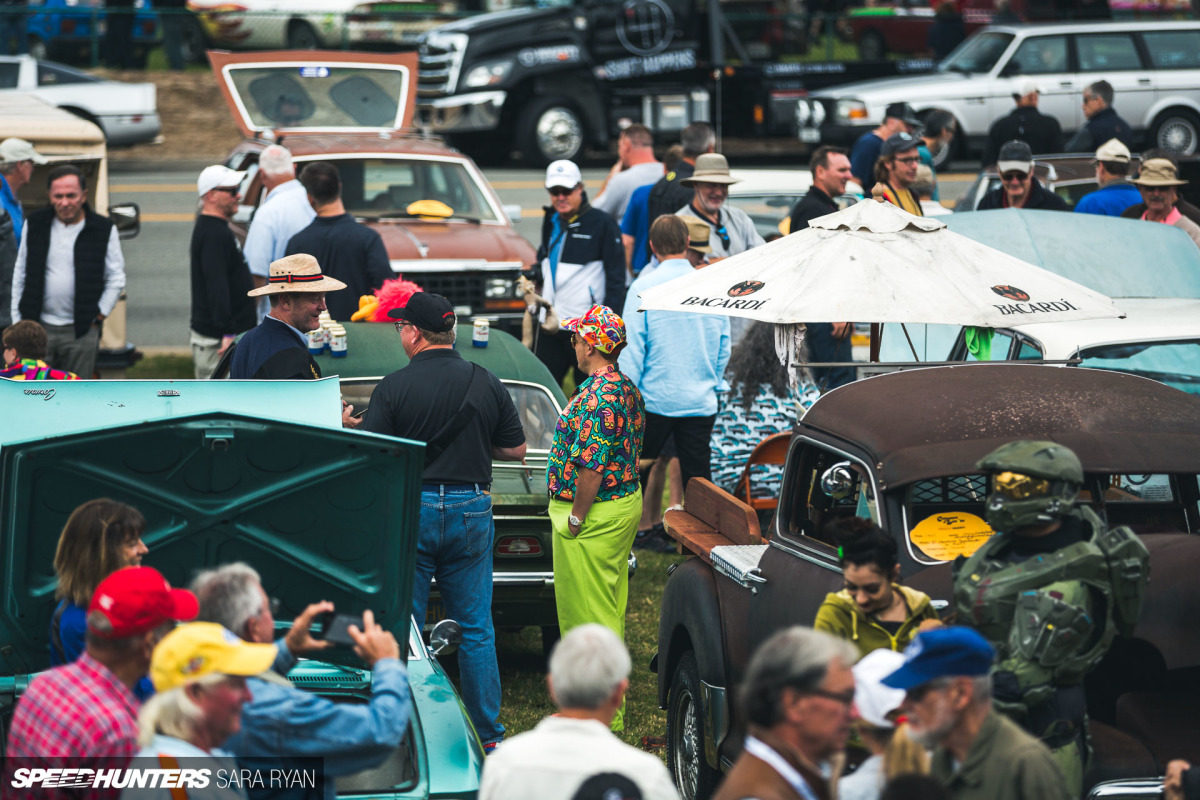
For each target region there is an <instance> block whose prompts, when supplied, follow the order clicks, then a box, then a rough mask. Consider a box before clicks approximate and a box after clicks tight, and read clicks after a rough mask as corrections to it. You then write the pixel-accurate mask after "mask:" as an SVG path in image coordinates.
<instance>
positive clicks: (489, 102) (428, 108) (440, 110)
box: [417, 92, 508, 133]
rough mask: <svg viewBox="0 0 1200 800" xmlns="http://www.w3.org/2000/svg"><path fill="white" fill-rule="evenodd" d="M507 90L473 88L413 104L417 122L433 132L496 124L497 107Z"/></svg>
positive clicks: (466, 130)
mask: <svg viewBox="0 0 1200 800" xmlns="http://www.w3.org/2000/svg"><path fill="white" fill-rule="evenodd" d="M507 99H508V92H474V93H472V94H460V95H453V96H450V97H439V98H437V99H434V100H422V101H420V102H419V103H418V104H417V114H418V115H419V118H420V121H421V124H422V125H424V126H426V127H428V128H429V129H430V130H432V131H433V132H434V133H471V132H473V131H491V130H495V129H496V128H497V127H498V126H499V125H500V110H501V109H502V108H503V107H504V101H505V100H507Z"/></svg>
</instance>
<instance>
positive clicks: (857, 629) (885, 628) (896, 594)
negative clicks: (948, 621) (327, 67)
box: [813, 517, 942, 656]
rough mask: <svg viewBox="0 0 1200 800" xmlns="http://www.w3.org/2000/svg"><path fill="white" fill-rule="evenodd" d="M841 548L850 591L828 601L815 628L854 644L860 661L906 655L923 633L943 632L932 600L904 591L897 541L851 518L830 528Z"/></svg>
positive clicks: (832, 595)
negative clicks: (883, 654)
mask: <svg viewBox="0 0 1200 800" xmlns="http://www.w3.org/2000/svg"><path fill="white" fill-rule="evenodd" d="M825 533H826V535H827V540H828V537H830V536H831V537H832V538H833V540H834V541H836V542H837V543H838V557H839V559H840V560H841V564H842V580H843V581H844V582H845V587H846V588H844V589H842V590H841V591H840V592H831V593H830V594H827V595H825V602H823V603H822V604H821V607H820V608H818V609H817V619H816V621H815V622H814V623H813V627H814V628H816V629H817V630H819V631H825V632H826V633H830V634H832V635H834V636H838V637H840V638H842V639H847V640H849V641H850V642H851V643H852V644H853V645H854V646H855V647H857V648H858V651H859V653H860V654H861V655H864V656H865V655H866V654H867V653H870V652H871V651H872V650H879V649H880V648H886V649H888V650H896V651H899V650H903V649H904V648H905V647H906V646H907V645H908V643H909V642H911V641H912V639H913V637H914V636H916V635H917V634H918V633H920V632H921V631H923V630H929V629H930V628H933V627H939V626H940V625H941V624H942V623H941V622H940V621H939V620H938V616H937V612H936V611H934V609H933V604H932V603H931V602H930V600H929V595H927V594H925V593H924V592H920V591H917V590H916V589H912V588H910V587H908V586H901V585H900V584H899V583H897V581H899V580H900V560H899V558H898V552H897V548H896V541H895V540H894V539H893V538H892V537H891V536H889V535H888V534H887V533H886V532H884V530H883V529H882V528H880V527H879V526H878V525H876V524H875V523H873V522H871V521H870V520H866V519H862V518H860V517H847V518H846V519H840V520H836V521H834V522H831V523H830V524H828V525H826V526H825Z"/></svg>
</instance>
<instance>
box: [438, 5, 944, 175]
mask: <svg viewBox="0 0 1200 800" xmlns="http://www.w3.org/2000/svg"><path fill="white" fill-rule="evenodd" d="M777 1H781V0H574V2H572V0H565V1H562V0H560V1H558V2H555V1H554V0H551V2H549V3H546V4H543V5H540V6H537V7H530V8H518V9H512V10H508V11H498V12H494V13H489V14H482V15H479V16H475V17H469V18H466V19H461V20H458V21H456V22H452V23H450V24H448V25H443V26H441V27H439V28H435V29H434V30H432V31H429V32H428V33H426V34H424V35H423V36H422V37H421V39H420V43H419V48H420V50H419V53H420V75H419V79H418V92H417V98H418V101H417V102H418V106H417V107H418V120H419V123H420V124H421V125H423V126H425V127H426V128H428V129H429V130H431V131H433V132H434V133H439V134H443V135H445V136H447V137H449V139H450V141H451V142H452V143H453V144H455V146H457V147H459V148H460V149H462V150H464V151H465V152H469V153H471V154H472V155H474V156H476V157H487V155H489V154H495V155H499V154H501V153H507V152H510V151H511V150H512V149H514V148H515V149H517V150H520V151H521V153H522V155H523V156H524V158H525V160H526V161H527V162H528V163H530V164H533V165H544V164H546V163H549V162H550V161H553V160H555V159H559V158H575V157H576V156H578V155H579V154H580V152H581V151H582V150H584V149H585V148H588V147H592V148H604V147H606V146H607V145H608V143H609V142H610V140H611V139H612V138H613V137H615V136H616V134H617V133H618V132H619V130H620V129H621V127H623V126H624V125H626V124H628V123H631V122H641V123H644V124H646V125H648V126H649V127H650V128H651V129H652V130H653V131H654V132H655V134H656V135H660V136H661V137H663V139H664V140H665V139H666V138H667V137H669V136H670V135H671V134H673V133H677V132H678V131H680V130H682V129H683V128H684V126H686V125H688V124H689V123H691V122H694V121H698V120H704V121H712V122H713V123H714V124H715V125H716V126H717V128H718V133H719V135H721V136H723V137H748V138H751V137H765V136H781V137H792V138H795V137H796V135H797V131H798V126H797V124H796V100H797V99H799V98H801V97H803V96H804V95H805V94H806V93H807V92H808V91H809V90H812V89H817V88H824V87H826V86H831V85H834V84H837V83H844V82H849V81H854V80H862V79H866V78H872V77H884V76H886V75H894V74H899V73H904V72H917V71H926V70H929V69H931V68H932V63H931V62H929V61H926V60H915V61H884V60H879V61H871V62H812V61H802V60H800V56H802V55H803V54H804V51H805V49H806V47H807V41H808V26H807V25H806V24H803V23H802V22H801V21H800V17H799V16H798V15H789V14H787V13H785V12H784V10H783V8H782V7H781V6H780V7H777V6H776V5H774V4H773V3H774V2H777Z"/></svg>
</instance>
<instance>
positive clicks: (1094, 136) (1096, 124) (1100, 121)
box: [1067, 108, 1137, 153]
mask: <svg viewBox="0 0 1200 800" xmlns="http://www.w3.org/2000/svg"><path fill="white" fill-rule="evenodd" d="M1109 139H1116V140H1118V141H1120V142H1121V144H1123V145H1125V146H1126V147H1128V148H1129V149H1130V150H1135V149H1137V148H1136V147H1135V144H1136V143H1135V142H1134V140H1133V129H1132V128H1130V127H1129V123H1128V122H1126V121H1125V120H1123V119H1121V117H1120V116H1119V115H1118V114H1117V111H1116V109H1114V108H1106V109H1104V110H1103V111H1097V112H1096V114H1095V116H1093V117H1092V118H1091V119H1089V120H1088V121H1087V124H1086V125H1084V126H1083V127H1082V128H1080V129H1079V130H1078V131H1076V132H1075V135H1074V136H1072V137H1071V141H1069V142H1067V152H1068V153H1094V152H1095V151H1096V149H1097V148H1099V147H1100V145H1102V144H1104V143H1105V142H1107V141H1108V140H1109Z"/></svg>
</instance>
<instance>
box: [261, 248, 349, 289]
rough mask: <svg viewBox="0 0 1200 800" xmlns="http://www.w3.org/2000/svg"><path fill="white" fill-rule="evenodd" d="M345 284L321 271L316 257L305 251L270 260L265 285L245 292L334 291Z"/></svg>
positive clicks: (343, 287) (342, 287) (344, 286)
mask: <svg viewBox="0 0 1200 800" xmlns="http://www.w3.org/2000/svg"><path fill="white" fill-rule="evenodd" d="M345 288H346V284H344V283H342V282H341V281H339V280H338V279H337V278H330V277H329V276H328V275H325V274H323V273H322V272H321V265H320V264H318V263H317V259H315V258H313V257H312V256H310V255H308V254H307V253H296V254H295V255H292V256H284V257H283V258H281V259H279V260H278V261H272V262H271V275H270V277H268V278H267V285H266V286H260V287H259V288H257V289H251V290H250V291H248V292H246V294H248V295H249V296H250V297H259V296H261V295H264V294H281V293H283V292H336V291H337V290H338V289H345Z"/></svg>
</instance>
